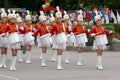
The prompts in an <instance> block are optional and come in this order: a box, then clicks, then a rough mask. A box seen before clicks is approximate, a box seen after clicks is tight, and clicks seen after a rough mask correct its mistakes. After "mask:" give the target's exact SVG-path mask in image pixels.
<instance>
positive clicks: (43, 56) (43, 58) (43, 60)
mask: <svg viewBox="0 0 120 80" xmlns="http://www.w3.org/2000/svg"><path fill="white" fill-rule="evenodd" d="M45 56H46V54H45V53H42V64H45Z"/></svg>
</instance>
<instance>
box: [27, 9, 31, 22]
mask: <svg viewBox="0 0 120 80" xmlns="http://www.w3.org/2000/svg"><path fill="white" fill-rule="evenodd" d="M25 20H26V21H28V20H32V18H31V15H30V14H29V10H27V15H26V16H25Z"/></svg>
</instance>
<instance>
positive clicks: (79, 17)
mask: <svg viewBox="0 0 120 80" xmlns="http://www.w3.org/2000/svg"><path fill="white" fill-rule="evenodd" d="M82 13H83V11H82V10H79V11H78V16H77V20H78V21H83V14H82Z"/></svg>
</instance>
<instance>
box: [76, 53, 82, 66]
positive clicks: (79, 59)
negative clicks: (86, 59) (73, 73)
mask: <svg viewBox="0 0 120 80" xmlns="http://www.w3.org/2000/svg"><path fill="white" fill-rule="evenodd" d="M77 65H78V66H82V65H83V64H82V54H81V53H78V62H77Z"/></svg>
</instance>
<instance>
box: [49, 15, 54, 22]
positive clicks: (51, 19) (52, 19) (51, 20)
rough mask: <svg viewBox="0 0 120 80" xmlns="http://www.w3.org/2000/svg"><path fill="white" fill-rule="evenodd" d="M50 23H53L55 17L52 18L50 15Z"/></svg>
mask: <svg viewBox="0 0 120 80" xmlns="http://www.w3.org/2000/svg"><path fill="white" fill-rule="evenodd" d="M49 20H50V22H53V21H55V17H54V16H53V14H51V17H50V18H49Z"/></svg>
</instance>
